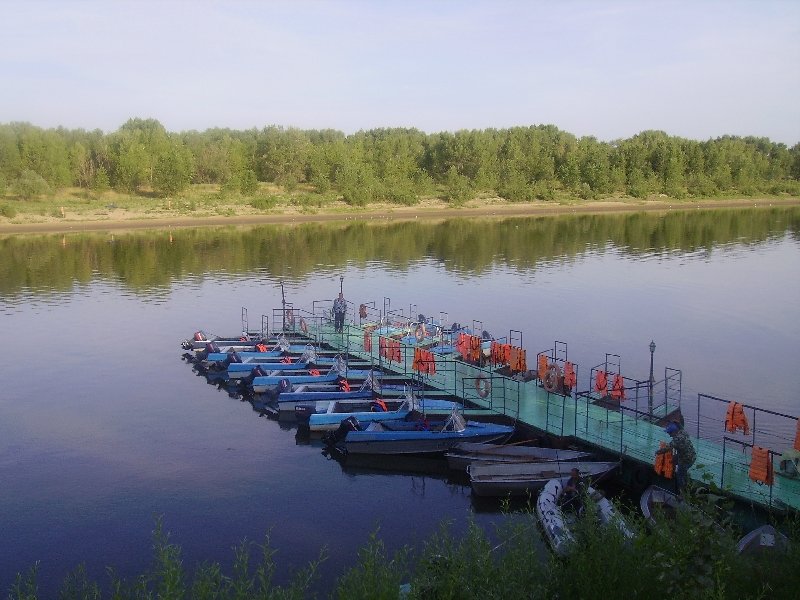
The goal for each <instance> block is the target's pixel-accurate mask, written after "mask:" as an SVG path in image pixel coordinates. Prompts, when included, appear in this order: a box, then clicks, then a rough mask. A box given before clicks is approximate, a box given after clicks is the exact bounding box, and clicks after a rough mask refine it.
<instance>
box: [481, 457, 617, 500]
mask: <svg viewBox="0 0 800 600" xmlns="http://www.w3.org/2000/svg"><path fill="white" fill-rule="evenodd" d="M617 466H619V463H618V462H585V461H567V462H534V463H532V462H512V463H493V462H486V463H474V464H472V465H470V466H469V468H468V469H467V473H468V474H469V481H470V485H471V486H472V492H473V493H474V494H475V495H476V496H509V495H511V496H521V495H526V494H531V493H533V492H538V491H539V490H541V489H542V488H543V487H544V486H545V485H546V484H547V482H548V481H550V480H551V479H558V480H560V481H561V483H562V484H564V483H566V481H567V479H569V477H570V473H571V471H572V469H578V471H580V473H581V476H582V477H594V478H596V477H598V476H600V475H603V474H604V473H607V472H609V471H611V470H612V469H614V468H616V467H617Z"/></svg>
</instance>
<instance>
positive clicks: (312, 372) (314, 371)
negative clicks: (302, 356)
mask: <svg viewBox="0 0 800 600" xmlns="http://www.w3.org/2000/svg"><path fill="white" fill-rule="evenodd" d="M308 374H309V375H311V376H312V377H319V370H318V369H309V370H308Z"/></svg>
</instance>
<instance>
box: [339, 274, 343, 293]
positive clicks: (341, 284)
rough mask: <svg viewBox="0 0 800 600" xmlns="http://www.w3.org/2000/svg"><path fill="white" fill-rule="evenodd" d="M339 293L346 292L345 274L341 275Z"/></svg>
mask: <svg viewBox="0 0 800 600" xmlns="http://www.w3.org/2000/svg"><path fill="white" fill-rule="evenodd" d="M339 293H340V294H344V275H339Z"/></svg>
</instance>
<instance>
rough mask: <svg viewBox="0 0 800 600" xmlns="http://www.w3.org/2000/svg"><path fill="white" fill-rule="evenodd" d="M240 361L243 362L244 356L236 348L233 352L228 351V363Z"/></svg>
mask: <svg viewBox="0 0 800 600" xmlns="http://www.w3.org/2000/svg"><path fill="white" fill-rule="evenodd" d="M240 362H242V357H241V356H240V355H239V353H238V352H237V351H236V350H234V351H233V352H228V364H231V363H240Z"/></svg>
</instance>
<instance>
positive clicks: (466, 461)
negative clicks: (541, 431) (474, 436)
mask: <svg viewBox="0 0 800 600" xmlns="http://www.w3.org/2000/svg"><path fill="white" fill-rule="evenodd" d="M590 456H591V453H590V452H580V451H578V450H559V449H556V448H541V447H538V446H521V445H514V444H479V443H474V442H462V443H460V444H456V445H455V446H453V447H452V448H451V449H450V450H448V451H447V453H446V454H445V458H447V466H448V467H449V468H450V469H452V470H454V471H466V470H467V467H468V466H469V465H471V464H473V463H483V462H545V461H570V460H586V459H588V458H589V457H590Z"/></svg>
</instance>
